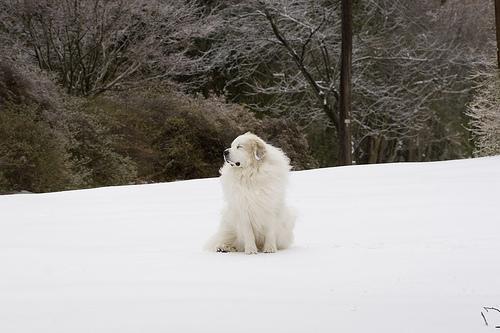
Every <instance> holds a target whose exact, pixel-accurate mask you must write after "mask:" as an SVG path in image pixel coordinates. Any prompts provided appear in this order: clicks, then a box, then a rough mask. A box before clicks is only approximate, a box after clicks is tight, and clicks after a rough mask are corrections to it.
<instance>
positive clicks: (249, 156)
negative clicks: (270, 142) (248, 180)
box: [224, 132, 266, 168]
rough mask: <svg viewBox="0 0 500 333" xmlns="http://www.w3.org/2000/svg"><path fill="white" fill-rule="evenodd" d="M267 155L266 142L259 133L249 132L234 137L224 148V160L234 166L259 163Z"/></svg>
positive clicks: (243, 166)
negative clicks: (228, 146)
mask: <svg viewBox="0 0 500 333" xmlns="http://www.w3.org/2000/svg"><path fill="white" fill-rule="evenodd" d="M265 156H266V143H265V142H264V141H263V140H262V139H261V138H259V137H258V136H257V135H255V134H252V133H250V132H247V133H245V134H243V135H240V136H239V137H237V138H236V139H234V141H233V143H231V147H230V148H227V149H226V150H224V160H225V161H226V163H228V164H230V165H231V166H233V167H238V168H248V167H252V166H255V165H258V164H259V163H261V162H262V161H263V159H264V158H265Z"/></svg>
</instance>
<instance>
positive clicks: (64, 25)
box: [7, 0, 215, 95]
mask: <svg viewBox="0 0 500 333" xmlns="http://www.w3.org/2000/svg"><path fill="white" fill-rule="evenodd" d="M7 9H8V10H9V12H10V15H11V16H13V17H15V18H18V20H17V21H18V22H21V25H20V26H15V27H12V26H11V27H9V28H10V29H19V30H21V31H22V34H23V36H24V40H25V42H26V43H27V45H29V47H30V49H31V54H32V56H33V57H34V58H35V59H36V61H37V63H38V65H39V67H40V68H42V69H45V70H48V71H52V72H55V73H57V74H58V79H59V81H60V83H61V84H62V85H63V86H64V87H65V88H66V90H67V92H68V93H70V94H78V95H96V94H100V93H102V92H104V91H106V90H110V89H125V88H127V87H130V86H131V85H138V84H142V83H143V80H153V79H159V78H165V77H168V76H173V75H176V74H178V73H186V72H187V71H189V70H190V67H195V66H196V63H195V62H193V61H191V59H190V57H189V56H187V55H186V54H187V52H188V51H189V49H190V45H191V44H190V41H192V40H195V39H196V38H199V37H203V36H205V35H206V34H208V33H210V29H211V26H212V25H213V24H215V22H214V21H213V20H212V21H209V19H210V16H209V15H205V14H203V15H202V12H201V9H200V8H199V7H198V5H197V4H196V3H195V1H181V0H174V1H162V0H153V1H146V0H134V1H124V0H119V1H104V0H62V1H59V0H57V1H56V0H40V1H38V0H36V1H35V0H8V8H7ZM205 20H207V21H205ZM14 21H15V20H14ZM199 62H200V60H198V63H199Z"/></svg>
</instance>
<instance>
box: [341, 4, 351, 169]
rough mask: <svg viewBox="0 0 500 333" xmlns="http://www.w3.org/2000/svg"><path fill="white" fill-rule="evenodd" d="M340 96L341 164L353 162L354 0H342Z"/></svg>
mask: <svg viewBox="0 0 500 333" xmlns="http://www.w3.org/2000/svg"><path fill="white" fill-rule="evenodd" d="M341 62H342V65H341V66H340V98H339V126H338V127H339V132H338V133H339V134H338V135H339V162H338V163H339V164H340V165H349V164H352V156H351V154H352V138H351V112H352V111H351V109H352V105H351V104H352V97H351V70H352V1H351V0H342V52H341Z"/></svg>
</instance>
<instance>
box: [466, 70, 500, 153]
mask: <svg viewBox="0 0 500 333" xmlns="http://www.w3.org/2000/svg"><path fill="white" fill-rule="evenodd" d="M494 67H495V66H494V65H493V61H491V62H490V65H489V66H488V67H487V68H486V70H484V71H483V72H480V73H477V74H476V76H477V77H482V78H483V79H482V82H481V83H480V88H478V90H477V92H476V94H475V96H474V98H473V100H472V101H471V103H470V104H469V105H468V110H467V115H468V116H469V117H470V125H471V128H470V130H471V131H472V133H473V135H474V139H475V143H476V145H475V146H476V149H475V152H474V153H475V155H476V156H489V155H497V154H500V77H499V76H498V75H497V73H495V70H494Z"/></svg>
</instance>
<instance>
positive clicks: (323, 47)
mask: <svg viewBox="0 0 500 333" xmlns="http://www.w3.org/2000/svg"><path fill="white" fill-rule="evenodd" d="M226 5H227V6H226V7H223V9H222V10H221V11H220V15H221V17H222V19H223V21H224V23H225V24H223V25H221V26H220V27H221V30H218V31H217V32H216V33H215V34H214V37H213V41H214V42H213V43H214V47H213V48H212V49H211V50H210V53H211V55H212V57H213V59H214V63H213V67H211V68H210V71H211V73H214V72H215V73H216V76H217V78H218V82H222V84H223V87H219V89H220V90H221V91H223V92H224V93H225V94H226V96H228V97H229V98H231V99H233V100H236V101H239V102H244V103H247V104H249V105H250V106H251V107H252V108H253V109H254V110H258V111H263V112H266V113H274V114H278V115H281V116H285V117H292V118H294V119H296V120H298V121H300V122H301V123H302V124H304V125H305V126H307V125H308V124H310V123H314V122H316V123H317V122H324V123H326V124H327V126H328V127H331V128H333V129H335V131H334V132H338V125H339V120H338V96H339V74H340V40H341V28H340V21H341V20H340V14H341V10H340V9H341V8H340V1H306V0H280V1H257V0H250V1H244V2H243V1H238V0H233V1H231V2H230V4H228V3H226ZM442 11H444V9H443V8H441V7H440V6H439V4H438V3H436V2H435V1H430V0H428V1H427V0H426V1H419V2H418V3H411V2H408V1H402V0H383V1H381V0H371V1H363V2H359V3H357V4H356V6H354V36H353V39H354V40H353V70H352V75H353V92H352V93H353V103H354V104H353V115H352V118H353V119H352V122H353V148H354V153H355V156H356V158H357V159H358V160H359V161H360V162H383V161H394V160H397V159H399V158H401V157H402V156H401V155H403V154H406V155H409V153H408V151H410V150H412V149H413V150H415V148H413V147H414V146H415V145H416V146H418V145H419V143H418V142H419V140H418V136H419V135H421V133H423V132H424V131H425V130H426V129H428V128H429V127H432V126H433V122H434V121H436V119H437V116H436V114H435V105H436V103H439V102H440V101H442V100H443V99H446V98H447V97H450V96H451V95H452V94H457V93H458V94H460V93H466V91H465V90H463V84H462V80H461V78H462V77H465V74H466V71H465V70H464V68H465V67H466V66H467V64H468V63H470V60H471V59H469V58H466V57H464V52H465V51H464V49H463V48H462V47H461V44H460V43H459V41H458V40H457V39H451V40H450V39H448V38H443V35H442V34H435V33H433V31H431V30H430V28H433V29H436V30H437V29H441V25H438V23H439V21H440V20H442V21H445V22H448V21H447V20H446V18H445V17H444V16H443V17H441V14H440V13H441V12H442ZM461 75H462V76H461ZM420 145H421V146H419V147H418V150H420V149H422V150H423V148H425V147H427V146H428V145H426V144H425V143H423V142H422V143H421V144H420ZM422 154H423V153H420V152H419V153H417V154H416V156H414V157H411V158H410V157H408V156H406V157H405V159H421V158H423V157H422V156H423V155H422Z"/></svg>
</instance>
